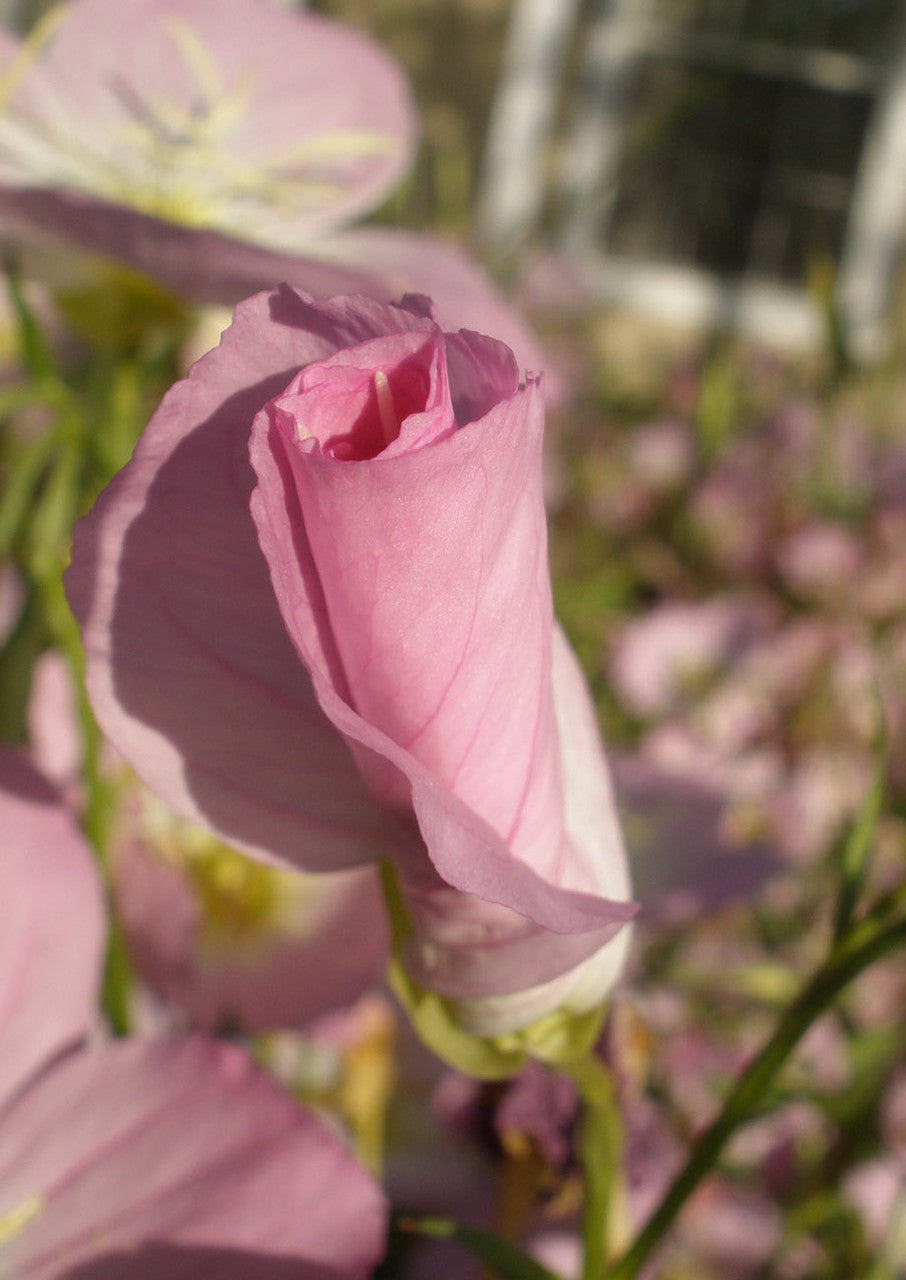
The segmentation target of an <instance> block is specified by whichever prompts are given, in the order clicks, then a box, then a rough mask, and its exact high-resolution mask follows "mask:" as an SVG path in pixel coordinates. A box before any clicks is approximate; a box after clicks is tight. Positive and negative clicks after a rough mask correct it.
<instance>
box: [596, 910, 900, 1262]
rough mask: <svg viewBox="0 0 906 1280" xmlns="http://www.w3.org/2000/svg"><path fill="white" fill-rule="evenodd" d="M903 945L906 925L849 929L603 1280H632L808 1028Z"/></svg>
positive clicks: (870, 924)
mask: <svg viewBox="0 0 906 1280" xmlns="http://www.w3.org/2000/svg"><path fill="white" fill-rule="evenodd" d="M904 944H906V920H897V921H895V922H894V923H893V924H890V925H888V926H887V927H886V928H885V927H879V926H878V924H877V922H876V921H874V920H872V919H867V920H864V921H863V922H862V923H861V924H860V925H857V926H856V927H854V928H853V929H852V930H851V932H850V933H849V935H848V937H847V938H846V939H844V941H843V942H841V944H840V945H839V946H838V947H837V948H836V949H835V950H834V951H833V952H832V953H831V955H830V957H829V958H828V959H827V961H825V963H824V964H823V965H822V966H821V968H820V969H819V970H818V972H817V973H816V974H815V976H814V978H812V980H811V982H810V983H809V984H808V986H807V987H806V988H805V989H804V991H803V992H802V994H801V995H800V996H799V997H798V998H797V999H796V1000H795V1001H794V1003H793V1004H792V1005H790V1007H789V1009H787V1011H786V1013H785V1014H784V1015H783V1017H782V1018H781V1020H780V1023H779V1025H778V1027H777V1029H776V1031H775V1032H774V1034H773V1035H772V1036H771V1038H770V1040H769V1041H768V1042H767V1044H766V1045H765V1046H764V1048H763V1049H762V1050H761V1052H760V1053H759V1054H758V1055H757V1057H755V1058H754V1059H753V1060H752V1061H751V1062H750V1064H749V1066H748V1067H747V1068H746V1070H745V1071H744V1072H743V1074H742V1075H741V1076H740V1078H739V1079H738V1080H737V1082H736V1084H735V1085H734V1087H733V1089H732V1090H731V1092H730V1095H729V1097H728V1098H727V1100H726V1102H725V1104H724V1107H723V1110H722V1111H721V1113H720V1115H719V1116H718V1117H717V1119H716V1120H715V1121H714V1122H713V1124H712V1125H711V1126H710V1128H709V1129H707V1130H706V1131H705V1133H704V1134H703V1135H702V1136H701V1138H700V1139H699V1140H698V1142H697V1143H696V1145H695V1148H694V1149H693V1151H692V1152H691V1153H690V1156H689V1159H688V1161H687V1163H686V1165H685V1167H684V1168H683V1169H681V1170H680V1172H679V1174H678V1175H677V1177H676V1178H675V1179H674V1181H673V1183H672V1184H671V1186H670V1188H669V1190H668V1191H667V1194H666V1195H665V1197H664V1199H663V1201H662V1203H661V1204H660V1206H659V1207H658V1208H657V1209H656V1210H655V1212H654V1213H653V1215H652V1216H651V1218H650V1219H649V1220H648V1222H647V1223H646V1224H645V1226H644V1227H643V1228H642V1230H641V1232H640V1233H639V1235H638V1236H637V1237H636V1239H635V1241H634V1242H633V1243H632V1245H630V1247H629V1249H628V1250H627V1251H626V1253H625V1254H623V1256H622V1257H621V1258H619V1259H618V1260H617V1261H616V1262H615V1263H614V1265H613V1266H612V1267H610V1268H609V1269H607V1270H602V1271H600V1272H599V1273H598V1275H599V1277H603V1278H604V1280H633V1277H635V1276H637V1275H638V1273H639V1271H640V1270H641V1268H642V1266H643V1265H644V1264H645V1262H647V1260H648V1258H649V1257H650V1255H651V1254H652V1253H653V1251H654V1250H655V1248H656V1247H657V1246H658V1245H659V1244H660V1243H661V1241H662V1240H663V1238H664V1237H665V1235H666V1234H667V1232H668V1231H669V1229H670V1228H671V1226H672V1225H673V1223H674V1221H675V1219H676V1217H677V1215H678V1214H679V1212H680V1210H681V1209H682V1207H683V1205H684V1204H685V1203H686V1201H687V1200H688V1199H689V1197H690V1196H691V1194H692V1193H693V1191H695V1189H696V1187H697V1186H698V1185H699V1183H700V1182H701V1181H702V1179H703V1178H704V1177H705V1175H706V1174H708V1173H709V1172H710V1171H711V1170H712V1169H713V1167H714V1165H715V1163H716V1161H717V1159H718V1156H719V1155H720V1153H721V1151H722V1150H723V1147H724V1145H725V1143H726V1142H727V1140H728V1139H729V1138H730V1137H731V1136H732V1134H733V1133H734V1132H735V1131H736V1129H738V1128H739V1126H740V1125H741V1124H743V1123H745V1121H747V1120H748V1119H750V1118H751V1116H752V1114H753V1112H754V1111H755V1108H756V1107H757V1104H758V1102H759V1100H760V1099H761V1098H762V1096H763V1095H764V1092H765V1090H766V1089H767V1088H768V1086H769V1085H770V1084H771V1082H772V1081H773V1079H774V1077H775V1076H776V1075H777V1073H778V1071H779V1070H780V1068H781V1067H782V1066H783V1064H784V1063H785V1062H786V1060H787V1058H788V1057H789V1056H790V1054H791V1053H792V1051H793V1049H794V1048H795V1047H796V1045H797V1044H798V1043H799V1041H800V1039H801V1038H802V1036H803V1035H804V1034H805V1032H806V1031H807V1030H808V1029H809V1027H810V1026H811V1025H812V1023H813V1022H814V1021H815V1020H816V1019H817V1018H818V1017H819V1016H820V1015H821V1014H822V1013H823V1012H824V1011H825V1010H826V1009H827V1008H828V1007H829V1006H830V1004H831V1003H832V1002H833V1000H834V999H835V997H836V996H837V995H839V993H840V992H841V991H842V990H843V988H844V987H845V986H846V985H847V984H848V983H849V982H851V981H852V979H853V978H855V977H857V976H858V975H859V974H860V973H862V972H863V970H865V969H867V968H868V967H869V966H870V965H872V964H874V962H875V961H876V960H880V959H881V958H882V957H883V956H885V955H887V954H888V953H889V952H891V951H893V950H895V949H896V948H897V947H899V946H903V945H904Z"/></svg>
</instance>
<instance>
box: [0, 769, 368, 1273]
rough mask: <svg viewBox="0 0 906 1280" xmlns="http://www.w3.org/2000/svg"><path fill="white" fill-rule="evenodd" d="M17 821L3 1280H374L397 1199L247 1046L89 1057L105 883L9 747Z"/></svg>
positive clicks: (7, 936) (160, 1048)
mask: <svg viewBox="0 0 906 1280" xmlns="http://www.w3.org/2000/svg"><path fill="white" fill-rule="evenodd" d="M0 830H2V837H3V838H2V840H0V892H2V899H3V901H4V903H5V904H6V906H5V908H4V920H3V929H2V931H0V1275H2V1276H3V1277H4V1278H5V1280H57V1278H58V1277H60V1276H62V1275H65V1276H67V1277H81V1278H82V1280H88V1278H89V1277H91V1280H100V1278H101V1277H103V1278H104V1280H156V1277H159V1276H162V1275H166V1276H167V1277H168V1280H192V1278H193V1277H196V1276H199V1275H204V1276H205V1277H206V1280H281V1278H282V1277H289V1276H293V1277H294V1278H295V1277H298V1278H299V1280H305V1278H306V1277H307V1278H308V1280H329V1278H331V1277H333V1278H335V1280H341V1278H342V1280H353V1278H354V1277H365V1276H367V1275H369V1274H370V1272H371V1268H372V1266H373V1265H374V1264H375V1262H376V1261H377V1259H378V1257H379V1256H380V1252H381V1248H382V1244H383V1236H384V1223H385V1212H386V1210H385V1205H384V1200H383V1197H382V1195H381V1192H380V1190H379V1189H378V1187H377V1186H376V1185H375V1184H374V1182H373V1181H372V1180H371V1178H369V1177H368V1175H367V1174H365V1173H364V1172H363V1171H362V1170H361V1169H360V1168H359V1167H358V1165H357V1164H356V1163H355V1161H354V1160H353V1158H352V1157H351V1155H350V1154H349V1153H348V1151H347V1150H346V1148H345V1147H344V1146H343V1144H342V1143H341V1142H340V1140H339V1139H338V1138H337V1137H335V1136H334V1135H333V1134H332V1133H331V1132H330V1131H329V1130H328V1129H327V1128H325V1127H324V1125H322V1124H321V1122H320V1121H318V1120H316V1119H315V1118H314V1117H313V1116H311V1115H309V1114H308V1113H306V1112H305V1111H303V1110H302V1109H301V1108H300V1107H299V1106H297V1105H296V1103H295V1102H294V1101H293V1100H292V1099H291V1098H290V1097H289V1096H288V1095H287V1094H286V1093H285V1092H284V1091H283V1090H282V1089H281V1088H280V1087H279V1086H278V1085H277V1084H276V1082H275V1081H274V1080H273V1079H271V1078H270V1077H269V1076H267V1075H266V1074H265V1073H264V1072H262V1071H260V1070H259V1069H258V1068H257V1067H256V1066H255V1065H254V1063H253V1062H252V1061H251V1059H250V1058H249V1057H248V1056H247V1054H246V1053H245V1052H244V1051H243V1050H241V1049H240V1048H239V1047H238V1046H235V1045H228V1044H219V1043H217V1042H216V1041H213V1040H207V1039H204V1038H203V1037H201V1036H196V1037H189V1038H177V1039H173V1040H167V1041H160V1042H157V1043H153V1042H148V1041H133V1042H130V1041H125V1040H121V1041H117V1042H116V1043H114V1044H107V1045H102V1046H100V1047H97V1048H94V1049H79V1044H80V1042H81V1041H83V1040H84V1039H85V1037H86V1036H87V1035H88V1034H89V1032H91V1030H92V1029H93V1027H94V1023H95V1017H96V1014H95V999H96V989H97V984H98V979H99V974H100V965H101V952H102V942H103V904H102V894H101V888H100V884H99V882H98V878H97V875H96V873H95V869H94V866H93V863H92V860H91V856H90V854H89V852H88V849H87V848H86V846H85V844H84V842H83V840H82V838H81V836H80V834H79V833H78V831H77V830H76V829H75V827H74V826H73V824H72V820H71V818H70V816H69V814H68V813H67V811H66V809H65V808H64V806H63V805H62V803H61V802H60V800H59V797H58V796H57V794H56V792H55V791H54V790H53V789H52V788H51V787H50V786H49V785H48V784H47V783H46V782H45V781H44V780H43V778H41V776H40V775H39V774H38V773H37V772H36V771H35V770H34V769H33V768H32V767H31V766H30V765H28V764H26V763H25V762H24V761H23V760H21V759H19V758H18V757H16V756H15V755H13V753H11V752H9V751H6V750H4V751H2V752H0Z"/></svg>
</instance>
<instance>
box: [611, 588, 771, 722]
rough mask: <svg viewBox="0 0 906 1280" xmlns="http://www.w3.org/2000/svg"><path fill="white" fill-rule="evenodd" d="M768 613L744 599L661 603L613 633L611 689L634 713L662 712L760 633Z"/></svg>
mask: <svg viewBox="0 0 906 1280" xmlns="http://www.w3.org/2000/svg"><path fill="white" fill-rule="evenodd" d="M770 616H771V611H770V609H769V608H768V607H767V606H766V605H765V604H764V603H763V602H759V601H755V600H752V599H747V598H745V597H738V598H736V599H734V598H731V597H721V598H715V599H713V600H706V601H703V602H701V603H695V604H686V603H683V602H680V601H670V602H668V603H664V604H660V605H658V606H656V607H655V608H654V609H652V610H651V611H650V612H649V613H647V614H644V615H642V616H641V617H638V618H634V619H633V620H632V621H631V622H629V623H627V624H626V625H625V626H624V627H623V628H622V630H621V631H620V632H619V633H618V634H617V636H616V637H615V639H614V642H613V649H612V653H611V658H610V663H609V666H608V674H609V675H610V679H611V681H612V683H613V687H614V690H615V692H616V693H617V696H618V697H619V698H620V700H621V701H622V702H623V704H624V705H625V706H626V707H627V708H628V709H629V710H631V711H633V712H634V713H635V714H636V715H640V716H663V715H665V714H667V713H668V712H670V711H673V710H675V709H676V708H677V707H678V706H680V705H682V703H683V702H685V701H686V700H687V699H689V698H690V697H692V696H694V695H695V694H697V693H699V692H700V691H701V690H702V689H703V688H704V687H705V686H706V685H707V684H709V683H711V682H712V681H713V679H714V676H715V675H716V674H717V673H718V672H719V671H720V670H721V669H722V668H723V667H725V666H726V665H727V664H728V663H729V662H730V660H731V659H733V658H735V657H737V656H738V655H739V654H740V653H741V652H743V651H744V650H745V649H746V648H748V647H749V646H750V645H751V644H752V642H753V641H754V640H755V639H756V638H757V637H758V636H759V635H763V634H764V632H765V630H766V627H767V624H768V622H769V620H770Z"/></svg>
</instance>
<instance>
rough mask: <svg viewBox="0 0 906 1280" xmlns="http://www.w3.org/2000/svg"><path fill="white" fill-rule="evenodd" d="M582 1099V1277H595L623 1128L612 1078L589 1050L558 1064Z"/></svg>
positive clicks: (607, 1237) (610, 1214)
mask: <svg viewBox="0 0 906 1280" xmlns="http://www.w3.org/2000/svg"><path fill="white" fill-rule="evenodd" d="M563 1070H564V1073H565V1074H566V1075H568V1076H569V1077H570V1079H572V1081H573V1082H574V1084H575V1085H576V1088H577V1089H578V1090H579V1096H580V1098H581V1099H582V1107H583V1113H582V1119H581V1121H580V1125H579V1144H578V1145H579V1159H580V1160H581V1162H582V1172H583V1175H584V1176H583V1191H582V1242H583V1246H584V1262H583V1266H582V1280H599V1277H600V1276H601V1275H602V1274H603V1271H604V1266H605V1263H606V1261H607V1257H608V1253H609V1251H610V1247H612V1243H613V1234H614V1233H613V1219H614V1202H615V1193H616V1190H617V1186H618V1182H619V1176H620V1169H621V1167H622V1162H623V1128H622V1124H621V1122H620V1112H619V1108H618V1106H617V1101H616V1096H615V1093H614V1087H613V1080H612V1079H611V1076H610V1072H609V1071H608V1069H607V1067H605V1065H604V1064H603V1062H601V1061H600V1059H598V1058H596V1057H594V1056H593V1054H591V1053H589V1054H588V1055H587V1056H586V1057H584V1058H582V1059H580V1060H579V1061H578V1062H575V1063H570V1064H569V1065H568V1066H566V1067H564V1068H563Z"/></svg>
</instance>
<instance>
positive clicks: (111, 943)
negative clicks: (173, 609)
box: [40, 572, 132, 1035]
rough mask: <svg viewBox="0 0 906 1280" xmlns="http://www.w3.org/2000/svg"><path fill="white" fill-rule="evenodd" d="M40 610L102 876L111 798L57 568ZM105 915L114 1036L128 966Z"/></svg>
mask: <svg viewBox="0 0 906 1280" xmlns="http://www.w3.org/2000/svg"><path fill="white" fill-rule="evenodd" d="M40 590H41V598H42V602H43V604H44V609H45V615H46V617H47V620H48V623H49V625H50V629H51V632H52V634H53V638H54V640H55V641H56V643H57V644H58V645H59V646H60V648H61V649H62V651H63V653H64V654H65V655H66V658H67V660H68V662H69V666H70V670H71V671H72V675H73V679H74V681H75V687H76V700H77V708H78V716H79V722H80V724H81V729H82V779H83V783H84V786H85V811H84V814H83V817H82V827H83V829H84V831H85V834H86V836H87V837H88V839H89V840H90V841H91V844H92V845H93V847H94V850H95V853H96V854H97V857H98V861H99V863H100V865H101V870H102V873H103V875H104V879H105V882H106V881H107V866H106V861H107V849H108V845H109V839H110V816H111V813H112V811H113V798H112V796H111V792H110V787H109V785H108V783H107V782H106V780H105V779H104V775H103V771H102V769H101V763H100V754H101V735H100V731H99V729H98V727H97V722H96V720H95V718H94V713H93V712H92V710H91V705H90V703H89V701H88V694H87V691H86V688H85V657H84V653H83V650H82V644H81V640H80V637H79V629H78V626H77V625H76V621H75V619H74V618H73V616H72V613H71V612H70V609H69V605H68V603H67V601H66V595H65V592H64V590H63V582H62V578H61V576H60V574H59V572H53V573H49V574H48V575H47V576H46V577H45V578H44V579H43V580H42V581H41V583H40ZM108 914H109V923H108V935H107V954H106V956H105V960H104V976H103V980H102V987H101V1006H102V1008H103V1010H104V1012H105V1014H106V1015H107V1020H108V1022H109V1023H110V1027H111V1030H112V1031H113V1032H114V1033H115V1034H116V1035H126V1034H127V1033H128V1031H129V1023H130V1017H129V992H130V989H131V985H132V967H131V964H130V962H129V957H128V954H127V952H126V947H125V943H124V941H123V938H122V934H121V931H120V928H119V925H118V923H117V920H116V916H115V915H114V913H113V912H110V913H108Z"/></svg>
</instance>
